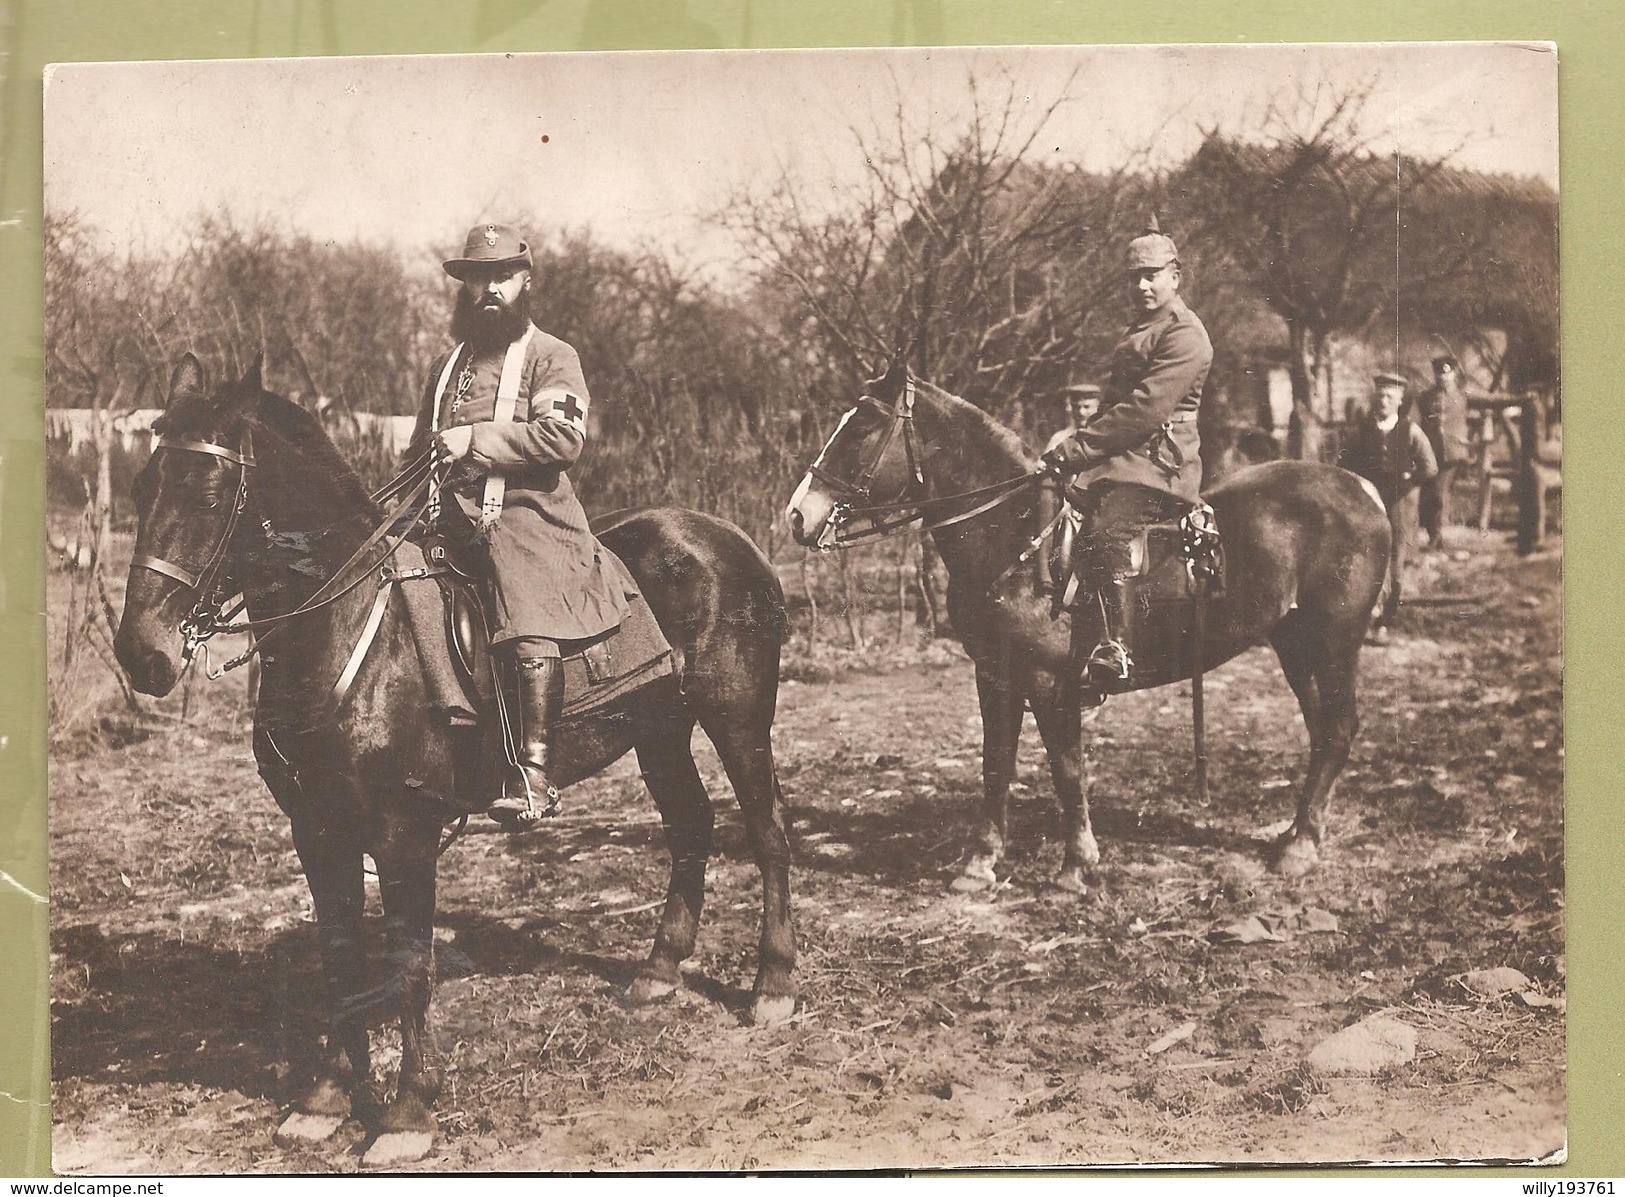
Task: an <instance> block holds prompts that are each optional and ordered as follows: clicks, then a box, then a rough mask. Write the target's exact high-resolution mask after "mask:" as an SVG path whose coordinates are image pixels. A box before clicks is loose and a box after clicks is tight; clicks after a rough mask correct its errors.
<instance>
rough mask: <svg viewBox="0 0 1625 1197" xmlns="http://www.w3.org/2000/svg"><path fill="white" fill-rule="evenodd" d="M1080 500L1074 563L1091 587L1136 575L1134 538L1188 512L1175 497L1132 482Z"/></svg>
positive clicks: (1087, 493)
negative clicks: (1151, 527) (1151, 525)
mask: <svg viewBox="0 0 1625 1197" xmlns="http://www.w3.org/2000/svg"><path fill="white" fill-rule="evenodd" d="M1079 498H1081V502H1079V503H1077V506H1078V508H1079V511H1080V513H1081V514H1082V516H1083V527H1082V529H1081V531H1080V532H1079V535H1078V542H1077V547H1076V548H1075V549H1074V550H1073V553H1074V557H1073V560H1074V561H1075V562H1076V568H1077V571H1078V574H1079V576H1080V577H1082V578H1083V579H1084V581H1085V582H1088V583H1090V584H1092V585H1095V586H1099V585H1103V584H1104V583H1106V582H1108V581H1111V580H1112V579H1114V578H1125V577H1128V576H1130V575H1131V574H1132V573H1133V572H1134V557H1133V544H1134V539H1135V537H1137V536H1138V535H1139V534H1140V532H1141V530H1143V529H1144V528H1145V527H1146V525H1148V524H1155V523H1161V522H1164V521H1167V520H1175V519H1178V518H1179V517H1180V516H1182V515H1184V514H1185V512H1186V511H1187V510H1189V508H1190V504H1189V503H1187V502H1186V501H1185V500H1184V499H1182V498H1180V497H1179V496H1177V495H1171V494H1169V493H1168V492H1167V491H1161V490H1153V489H1151V488H1150V487H1149V486H1136V485H1135V484H1133V483H1118V484H1113V483H1105V484H1103V485H1099V486H1092V487H1090V488H1089V489H1088V490H1086V491H1084V492H1083V494H1082V495H1081V496H1079Z"/></svg>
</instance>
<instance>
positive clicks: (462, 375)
mask: <svg viewBox="0 0 1625 1197" xmlns="http://www.w3.org/2000/svg"><path fill="white" fill-rule="evenodd" d="M473 385H474V351H473V350H472V349H470V350H469V351H468V356H467V357H466V358H464V359H463V368H462V369H461V370H459V371H458V372H457V385H456V387H455V389H454V390H453V392H452V396H451V404H450V406H449V407H448V408H447V409H446V427H447V428H450V427H452V426H454V425H455V424H456V423H457V409H458V408H460V407H462V406H463V400H465V399H467V398H468V392H469V389H470V388H471V387H472V386H473Z"/></svg>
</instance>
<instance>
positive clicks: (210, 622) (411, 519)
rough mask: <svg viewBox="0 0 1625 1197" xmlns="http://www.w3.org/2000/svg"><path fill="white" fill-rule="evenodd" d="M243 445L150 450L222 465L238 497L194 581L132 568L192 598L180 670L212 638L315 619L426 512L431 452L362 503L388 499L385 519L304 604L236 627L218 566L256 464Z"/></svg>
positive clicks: (166, 571)
mask: <svg viewBox="0 0 1625 1197" xmlns="http://www.w3.org/2000/svg"><path fill="white" fill-rule="evenodd" d="M250 445H251V442H250V436H249V432H248V430H247V429H246V428H245V429H244V430H243V443H242V447H241V449H240V450H232V449H228V448H226V447H225V446H223V445H217V444H213V443H211V442H208V441H193V440H185V439H181V438H176V437H167V436H166V437H161V438H160V439H159V441H158V443H157V445H155V446H154V449H153V451H154V452H155V453H156V452H157V451H158V450H159V449H178V450H183V451H187V452H193V453H205V454H208V455H210V456H212V457H219V458H221V459H223V460H225V461H229V462H231V463H233V464H235V465H236V466H237V468H238V470H239V474H238V483H237V494H236V498H235V501H234V502H233V504H232V510H231V514H230V516H229V517H228V518H227V521H226V526H225V528H224V529H223V530H222V531H221V534H220V537H219V538H218V540H217V541H216V542H215V546H214V549H213V550H212V551H211V553H210V555H209V560H208V563H207V564H206V565H205V566H204V567H203V569H202V570H201V571H200V572H198V573H196V574H193V573H192V572H191V571H189V570H187V569H185V568H184V567H182V566H179V565H176V564H175V563H173V562H171V561H168V560H165V559H164V558H161V557H156V556H153V555H151V554H140V555H138V556H137V557H135V558H134V560H133V561H132V565H134V566H138V567H141V568H145V569H150V570H152V571H153V572H154V573H158V574H162V575H163V576H164V577H168V578H172V579H174V580H175V581H177V582H179V583H181V585H183V586H185V587H186V588H187V589H188V590H191V591H192V592H193V593H194V594H195V595H196V596H197V598H196V602H195V603H194V604H193V606H192V608H191V610H189V611H188V612H187V613H186V615H184V616H183V617H182V618H181V624H180V628H179V631H180V633H181V636H182V638H183V639H184V641H185V645H184V647H183V649H182V652H181V659H182V661H183V662H190V661H191V659H192V657H193V655H194V654H195V653H196V652H197V649H198V648H199V646H204V652H205V659H207V642H208V641H209V640H211V639H213V638H214V637H215V636H219V635H234V634H239V633H244V632H248V633H258V632H260V631H262V630H264V629H270V630H271V631H275V629H276V627H277V626H279V625H281V624H284V623H287V622H288V621H290V620H293V619H296V618H298V617H299V616H302V615H308V614H310V613H311V612H313V611H318V610H320V609H322V608H323V607H327V606H330V605H331V604H333V603H335V602H337V601H338V600H340V599H342V598H344V597H345V596H346V595H348V594H350V593H351V592H353V591H354V590H355V589H356V588H357V587H359V586H360V585H361V584H362V583H363V582H365V581H366V580H367V579H368V578H369V577H370V576H371V574H372V569H373V567H374V566H375V565H377V564H379V563H381V562H382V561H384V560H386V559H388V557H389V556H390V555H391V554H392V553H394V552H395V550H396V549H397V548H399V547H400V544H401V542H402V541H403V540H405V539H406V537H407V536H408V535H410V534H411V532H412V530H413V529H414V528H415V527H416V526H417V524H418V522H419V521H420V520H421V519H422V518H423V515H424V512H425V511H427V510H428V507H429V504H430V501H431V499H432V490H431V485H430V484H431V482H432V480H433V464H434V457H435V453H434V450H433V449H430V450H428V451H426V452H424V453H423V454H420V455H419V456H418V457H417V458H415V459H414V460H413V461H411V462H408V463H407V464H406V466H404V467H403V468H402V469H401V470H400V471H398V472H397V473H396V474H395V476H394V477H393V478H391V479H390V480H389V481H388V482H386V483H385V484H384V485H383V486H382V487H380V488H379V489H378V490H377V491H376V492H374V493H373V494H372V495H371V496H369V497H370V498H371V499H372V500H373V501H374V502H383V501H385V500H388V499H394V505H393V506H392V507H390V508H389V509H388V510H387V511H386V512H385V513H384V516H383V518H382V520H381V521H380V522H379V524H378V526H377V527H376V528H374V529H373V531H372V532H371V533H370V534H369V535H368V536H367V538H366V539H365V540H364V541H362V543H361V545H360V546H359V547H358V548H357V549H355V551H354V552H352V553H351V554H350V556H349V557H348V558H346V559H345V561H344V563H343V564H341V565H340V566H339V567H338V568H337V569H336V570H334V571H333V573H332V574H330V575H329V576H328V577H327V579H326V580H325V581H323V582H322V584H321V585H320V586H318V587H317V588H316V590H315V591H314V592H312V594H311V595H310V596H309V597H307V598H306V599H305V600H304V601H303V602H301V603H300V604H299V605H298V606H296V607H294V608H293V609H292V610H289V611H283V612H279V613H278V614H275V615H267V616H262V617H261V618H258V619H244V620H237V619H236V617H237V615H238V614H240V613H241V612H242V611H243V609H244V607H245V605H246V599H244V598H242V597H238V598H237V600H236V602H235V603H230V602H228V600H229V598H230V596H231V591H232V589H234V588H232V587H228V586H227V585H226V582H227V581H228V580H229V579H228V577H227V575H225V574H224V573H223V571H222V566H223V564H224V561H225V556H226V553H227V551H228V550H229V548H230V545H231V542H232V539H233V537H234V536H235V535H236V532H237V526H238V523H239V521H240V519H241V516H242V512H243V510H244V508H245V507H246V505H247V501H248V471H249V468H250V467H251V466H253V465H255V464H256V463H255V459H254V456H253V453H252V450H251V447H250ZM408 512H410V514H407V515H406V518H405V519H404V520H402V516H403V514H405V513H408ZM263 522H265V523H266V530H267V531H269V530H270V528H269V522H268V521H263ZM397 524H399V531H397V532H396V533H395V534H394V535H393V537H392V536H391V535H390V533H391V530H392V529H394V528H396V526H397ZM385 541H387V542H388V543H387V546H386V547H385V549H384V551H383V552H382V553H381V554H380V555H379V557H378V561H376V562H369V563H368V566H367V568H366V569H365V570H363V571H360V572H358V573H357V574H356V576H355V577H354V578H352V579H351V580H350V581H349V582H347V583H346V584H345V585H343V586H342V587H340V588H339V589H338V590H336V591H334V592H333V593H331V594H324V592H326V591H327V590H328V589H329V588H330V587H332V586H333V585H334V584H335V583H336V582H338V580H339V579H340V578H342V577H344V575H345V574H346V573H347V572H348V571H349V570H350V569H351V567H352V566H354V565H355V564H356V563H357V562H358V561H361V560H363V559H364V558H366V557H367V556H368V555H369V553H370V552H371V551H372V550H373V549H374V548H375V547H376V546H378V545H379V544H380V543H382V542H385ZM234 621H235V622H234ZM259 648H260V645H259V637H256V640H255V643H254V644H252V645H250V646H249V648H248V649H247V650H246V651H244V652H243V653H241V654H239V655H238V656H236V657H234V658H232V659H231V660H230V661H227V662H226V663H225V664H224V665H223V666H221V667H220V669H219V670H218V671H213V670H210V669H209V668H208V666H205V672H206V673H207V674H208V676H209V677H210V678H211V679H216V678H219V677H221V676H223V675H225V674H226V673H228V672H229V671H231V670H233V669H235V668H237V667H238V666H240V665H244V664H247V663H248V661H250V660H251V659H252V658H253V657H254V655H255V654H256V653H257V652H259Z"/></svg>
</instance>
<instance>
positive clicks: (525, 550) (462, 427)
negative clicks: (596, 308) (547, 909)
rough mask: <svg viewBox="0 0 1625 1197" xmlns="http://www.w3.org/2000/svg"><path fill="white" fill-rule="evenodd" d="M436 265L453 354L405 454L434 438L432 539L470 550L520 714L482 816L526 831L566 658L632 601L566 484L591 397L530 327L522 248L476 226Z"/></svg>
mask: <svg viewBox="0 0 1625 1197" xmlns="http://www.w3.org/2000/svg"><path fill="white" fill-rule="evenodd" d="M444 266H445V271H446V273H447V274H449V275H450V276H451V277H452V278H454V279H456V280H457V281H458V282H459V283H460V284H461V287H460V288H459V290H458V293H457V304H456V310H455V312H454V314H453V316H452V321H451V333H452V336H453V338H454V339H455V340H456V341H457V344H456V345H455V346H454V347H453V348H452V349H450V350H448V351H447V352H445V353H444V354H442V355H441V356H440V357H439V358H438V359H437V360H436V361H435V363H434V366H433V367H432V368H431V370H430V372H429V379H428V384H427V386H426V387H425V389H424V393H423V398H422V402H421V405H420V407H419V410H418V416H417V424H416V427H415V430H414V432H413V448H414V450H415V451H417V452H421V451H425V450H427V448H428V446H429V441H430V438H431V437H432V438H433V440H434V442H435V445H436V447H437V449H438V452H439V455H440V469H441V478H440V491H439V494H438V496H437V498H436V500H435V501H434V502H433V503H432V504H431V508H430V513H431V515H432V516H433V517H435V526H436V530H437V531H438V532H440V533H441V534H442V535H445V536H446V537H447V538H448V539H449V540H450V541H451V542H452V543H453V544H457V545H461V546H465V547H467V548H469V549H471V550H472V552H471V554H470V557H471V559H472V560H474V561H476V562H477V563H478V564H479V566H480V567H481V570H480V572H482V573H483V574H484V575H485V576H484V578H483V579H482V581H483V582H484V593H485V598H486V603H485V606H486V613H487V620H488V623H489V626H490V638H491V647H492V650H493V653H494V654H495V656H496V658H497V661H498V662H499V671H500V674H501V676H502V677H503V680H504V683H505V684H504V689H505V691H506V692H507V696H508V701H509V702H510V703H511V704H512V706H511V707H510V710H512V709H514V708H517V720H516V724H517V726H513V725H512V724H510V727H511V730H512V732H513V735H512V747H513V750H514V751H513V757H514V766H513V768H512V769H511V770H510V771H509V774H508V777H507V780H506V783H505V784H504V786H503V791H502V795H501V796H500V798H498V799H497V800H496V801H495V802H494V803H493V804H492V806H491V807H490V809H489V811H488V814H489V815H490V817H491V818H492V819H494V820H496V821H497V822H498V823H501V824H503V826H505V827H507V828H508V829H509V830H510V831H524V830H528V829H530V828H531V827H533V826H535V825H536V823H537V822H538V821H539V820H540V818H541V817H542V814H543V813H544V812H542V811H539V810H538V809H537V800H538V799H542V800H545V801H546V802H547V804H548V806H549V807H552V806H554V805H555V804H556V802H557V793H558V792H557V790H556V789H555V788H554V786H553V784H552V782H551V781H549V779H548V770H549V768H550V765H551V758H552V755H553V740H554V728H555V727H556V725H557V723H558V721H559V716H560V712H561V711H562V708H563V705H564V671H563V662H562V659H561V658H562V657H563V656H566V655H569V653H570V652H571V651H573V649H575V648H579V647H580V646H581V644H582V642H584V641H592V640H596V639H599V638H601V637H603V636H606V635H608V634H609V633H611V632H613V631H614V630H615V629H616V628H617V627H619V626H620V623H621V621H622V620H623V619H625V618H626V615H627V612H628V609H629V608H628V605H627V597H628V595H630V594H635V593H636V591H635V589H634V587H633V585H632V583H631V579H630V577H628V576H626V575H625V574H624V572H623V570H622V568H621V567H620V565H619V562H618V561H617V559H616V558H615V557H614V556H613V555H610V554H607V553H605V552H603V550H602V549H601V548H600V546H599V544H598V541H597V538H596V537H594V536H593V534H592V532H591V530H590V529H589V528H588V525H587V515H586V512H585V511H583V510H582V507H581V503H580V501H579V500H578V499H577V498H576V495H575V491H574V490H573V489H572V487H571V485H570V479H569V477H568V476H567V471H568V470H569V468H570V467H571V466H572V465H574V464H575V463H576V461H577V460H578V459H579V458H580V456H581V451H582V447H583V446H584V445H585V443H586V438H587V407H588V404H589V402H590V397H589V395H588V393H587V384H586V380H585V379H584V378H583V377H582V373H581V360H580V357H579V356H578V355H577V353H576V351H575V350H574V349H573V348H571V347H570V346H569V345H567V344H565V342H563V341H561V340H560V339H559V338H557V337H554V336H551V335H549V334H548V333H545V332H543V331H541V330H540V329H538V328H537V327H536V326H535V325H534V324H532V323H531V321H530V317H529V315H528V301H529V298H530V290H531V268H532V261H531V253H530V246H529V244H527V242H526V241H525V239H524V238H523V237H522V236H521V235H520V233H519V231H518V230H517V229H515V228H513V227H512V226H510V225H505V224H481V225H475V226H474V228H473V229H471V230H470V231H469V234H468V239H467V242H466V244H465V246H464V249H463V254H462V256H461V257H458V258H453V259H451V260H450V261H448V262H446V263H445V264H444ZM414 455H415V453H414Z"/></svg>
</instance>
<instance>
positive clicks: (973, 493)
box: [807, 375, 1047, 549]
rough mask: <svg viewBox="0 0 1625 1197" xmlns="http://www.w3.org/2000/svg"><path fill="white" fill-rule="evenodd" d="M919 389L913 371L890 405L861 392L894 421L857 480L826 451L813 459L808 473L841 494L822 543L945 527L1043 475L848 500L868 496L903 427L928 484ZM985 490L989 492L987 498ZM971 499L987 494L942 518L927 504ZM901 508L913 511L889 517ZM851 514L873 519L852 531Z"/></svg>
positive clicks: (913, 467)
mask: <svg viewBox="0 0 1625 1197" xmlns="http://www.w3.org/2000/svg"><path fill="white" fill-rule="evenodd" d="M915 391H916V384H915V381H914V376H913V375H909V376H908V377H907V379H906V380H905V381H904V384H903V389H902V391H901V392H900V393H899V394H898V396H897V400H896V402H895V403H893V404H892V406H891V407H890V408H887V406H886V404H885V403H883V402H881V401H880V400H879V399H876V398H875V397H874V396H872V395H863V396H860V397H859V399H858V403H859V404H860V405H861V404H864V403H869V404H873V405H874V406H875V407H878V408H880V409H881V410H882V411H885V412H886V413H887V415H888V416H890V417H891V423H889V424H888V425H887V426H886V431H885V434H884V435H883V436H881V438H880V439H879V440H878V441H876V442H875V446H874V448H873V449H872V450H871V451H869V452H868V453H867V454H866V455H865V459H864V461H863V462H862V465H861V466H860V468H859V471H858V476H857V478H856V479H855V480H851V481H849V480H847V479H845V478H841V477H838V476H837V475H835V474H832V473H830V471H828V470H826V469H825V468H824V467H823V466H822V465H821V464H820V463H821V462H822V461H823V457H824V455H823V453H820V454H819V455H818V460H817V461H814V462H813V464H812V465H811V466H810V467H809V468H808V470H807V474H808V476H809V477H811V478H815V479H817V480H818V481H819V482H822V483H823V484H824V485H825V486H827V487H829V488H830V489H831V490H833V491H834V492H835V493H836V494H838V495H842V496H843V497H842V498H839V499H837V500H836V502H835V505H834V507H833V508H832V509H831V510H830V513H829V515H828V516H827V517H826V518H825V520H824V526H823V528H822V529H821V530H820V532H819V535H818V541H817V547H818V548H820V549H836V548H840V549H844V548H849V547H851V546H853V545H859V544H867V543H869V542H870V541H872V540H880V539H882V538H884V537H886V536H890V535H891V534H892V533H893V532H895V531H897V530H898V529H899V528H906V527H908V526H909V525H911V524H918V525H919V526H920V531H922V532H935V531H937V530H939V529H942V528H949V527H952V526H953V525H954V524H958V523H962V522H964V521H965V520H968V519H974V518H975V517H976V516H978V515H982V514H983V513H984V512H988V511H991V510H993V509H994V508H995V507H998V506H999V505H1000V504H1002V503H1007V502H1009V501H1010V500H1011V499H1013V498H1015V497H1016V495H1017V494H1019V493H1020V492H1021V491H1022V490H1023V489H1025V488H1026V487H1028V486H1030V485H1032V484H1033V483H1036V482H1038V481H1039V480H1040V479H1042V478H1043V477H1044V475H1045V473H1046V472H1047V471H1046V470H1045V469H1043V468H1042V467H1040V468H1039V469H1036V470H1034V471H1032V472H1031V473H1027V474H1021V475H1018V476H1017V477H1015V478H1006V479H1005V480H1004V481H1002V482H994V483H992V484H991V485H988V486H979V487H977V488H976V489H974V490H967V491H961V492H960V493H959V494H954V495H943V496H942V497H940V498H935V499H902V500H898V501H896V502H891V503H871V504H868V505H866V506H857V505H854V504H852V503H850V502H849V501H848V500H849V499H855V500H857V501H858V502H859V503H862V502H863V501H864V500H866V499H868V497H869V488H870V487H871V486H872V485H873V484H874V480H875V476H876V475H877V474H878V473H879V472H880V465H881V462H882V461H883V460H884V459H885V456H886V453H887V451H888V450H889V449H890V448H891V445H892V442H893V441H894V440H896V439H897V434H898V432H899V431H901V432H902V434H903V451H904V453H905V454H907V456H908V468H909V474H910V475H911V476H912V477H913V479H914V481H915V483H916V484H918V485H921V486H923V485H924V484H925V471H924V469H923V468H922V466H921V464H920V454H919V453H918V452H917V451H916V449H915V447H914V396H915ZM854 410H855V409H854ZM839 431H840V429H839V428H837V429H836V432H837V433H839ZM830 439H831V441H833V440H834V437H833V436H832V437H831V438H830ZM828 448H829V446H828V445H826V446H825V451H826V452H827V451H828ZM984 496H990V497H987V498H985V499H984ZM973 499H984V501H983V502H980V503H977V504H976V505H975V506H973V507H971V508H969V509H968V510H966V511H959V512H955V513H954V514H953V515H950V516H947V517H945V518H942V519H933V518H931V517H930V515H929V514H928V511H927V509H929V508H940V507H942V506H944V505H946V504H953V503H960V502H964V501H966V500H973ZM899 512H909V513H910V514H908V515H901V516H898V518H895V519H888V518H885V517H887V516H892V515H896V514H897V513H899ZM852 519H865V520H869V521H871V522H869V523H868V525H867V526H866V527H863V528H859V529H856V530H854V531H851V532H845V531H843V528H844V525H845V524H846V523H847V521H848V520H852Z"/></svg>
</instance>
